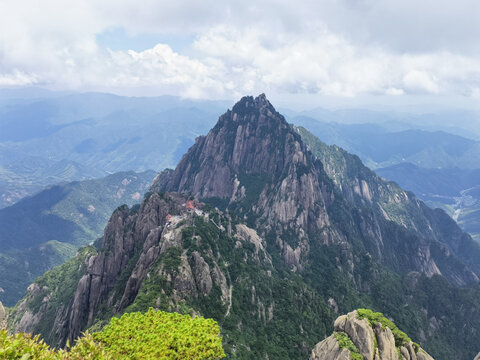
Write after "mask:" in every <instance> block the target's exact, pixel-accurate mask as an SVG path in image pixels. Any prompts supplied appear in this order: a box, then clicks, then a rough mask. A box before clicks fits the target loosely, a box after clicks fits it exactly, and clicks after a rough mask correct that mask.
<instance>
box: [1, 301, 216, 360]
mask: <svg viewBox="0 0 480 360" xmlns="http://www.w3.org/2000/svg"><path fill="white" fill-rule="evenodd" d="M219 332H220V328H219V327H218V324H217V323H216V322H215V321H213V320H211V319H204V318H199V317H195V318H191V317H190V316H184V315H180V314H177V313H166V312H162V311H155V310H153V309H149V310H148V312H147V313H145V314H142V313H129V314H124V315H123V316H122V317H121V318H120V319H117V318H113V319H112V320H111V322H110V324H109V325H107V326H106V327H105V328H104V330H103V331H101V332H97V333H93V334H90V333H88V332H87V333H85V334H83V336H82V337H81V338H80V339H78V340H77V342H76V344H75V345H74V346H73V347H67V349H66V350H58V351H56V350H54V349H52V348H50V347H49V346H48V345H46V344H45V343H44V342H43V340H40V337H39V335H36V336H33V337H32V336H31V335H30V334H23V333H17V334H15V335H9V334H8V333H7V331H6V330H0V359H8V360H15V359H19V360H28V359H31V360H114V359H115V360H127V359H146V360H149V359H152V360H153V359H178V360H179V359H221V358H224V357H225V353H224V351H223V349H222V346H221V341H222V339H221V337H220V336H219Z"/></svg>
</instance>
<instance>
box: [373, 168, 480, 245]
mask: <svg viewBox="0 0 480 360" xmlns="http://www.w3.org/2000/svg"><path fill="white" fill-rule="evenodd" d="M376 173H377V174H378V175H380V176H382V177H384V178H386V179H389V180H393V181H396V182H397V183H398V184H400V186H402V187H403V188H404V189H407V190H410V191H413V192H414V193H415V194H416V195H417V196H418V197H419V198H420V199H422V200H423V201H425V202H426V203H427V204H428V205H429V206H430V207H432V208H436V207H439V208H442V209H444V210H445V211H446V212H447V213H448V214H449V215H450V216H451V217H453V218H454V219H455V220H456V221H457V222H458V224H459V225H460V227H461V228H462V229H463V230H464V231H467V232H469V233H470V234H472V236H473V238H474V239H476V240H477V241H480V169H476V170H462V169H458V168H455V169H425V168H420V167H418V166H415V165H413V164H410V163H402V164H398V165H393V166H390V167H387V168H382V169H376Z"/></svg>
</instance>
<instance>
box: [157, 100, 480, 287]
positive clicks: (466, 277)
mask: <svg viewBox="0 0 480 360" xmlns="http://www.w3.org/2000/svg"><path fill="white" fill-rule="evenodd" d="M300 135H303V139H302V137H301V136H300ZM310 135H311V134H310ZM309 140H310V141H309ZM313 141H318V139H316V138H315V140H312V139H311V136H310V137H308V136H305V134H304V132H301V131H299V129H298V128H292V127H291V126H290V125H289V124H288V123H287V122H286V121H285V119H284V117H283V116H282V115H280V114H279V113H278V112H276V111H275V109H274V108H273V106H272V105H271V104H270V102H269V101H268V100H267V99H266V97H265V95H263V94H262V95H260V96H258V97H257V98H253V97H244V98H242V100H240V101H239V102H238V103H237V104H235V106H234V107H233V108H232V110H229V111H227V112H226V113H225V114H224V115H222V116H221V117H220V119H219V121H218V123H217V125H216V126H215V127H214V128H213V129H212V130H211V131H210V132H209V133H208V135H207V136H203V137H199V138H198V139H197V141H196V143H195V145H194V146H192V147H191V148H190V149H189V151H188V152H187V154H186V155H185V156H184V157H183V158H182V160H181V161H180V163H179V165H178V166H177V168H176V169H175V170H174V171H167V172H165V173H164V174H162V175H160V176H158V177H157V179H156V181H155V182H154V184H153V186H152V191H178V192H184V193H187V194H190V195H193V196H195V197H196V198H201V199H208V198H210V199H219V200H220V201H219V203H221V204H223V205H224V206H225V207H226V208H229V209H231V210H235V211H237V212H240V213H242V214H243V215H244V216H245V218H246V219H249V218H250V219H254V220H253V223H252V224H253V225H254V226H255V227H259V228H260V229H261V230H262V232H263V233H264V234H265V235H267V234H268V233H270V234H271V236H274V237H275V238H276V241H277V243H278V245H279V246H280V247H281V249H282V252H283V257H284V260H285V262H286V263H287V265H289V266H290V267H291V268H293V269H298V268H302V266H303V265H304V264H305V263H306V262H308V257H309V252H310V248H311V247H312V246H313V244H330V245H331V244H337V245H339V244H343V245H342V246H344V247H345V248H346V250H347V251H350V250H351V247H352V246H351V245H352V243H354V242H355V240H354V239H353V238H354V237H356V238H357V239H356V240H358V242H360V243H361V245H360V246H361V247H363V248H364V249H366V250H367V251H368V252H369V253H370V254H372V255H373V256H374V257H375V258H376V259H377V260H379V261H380V262H382V263H383V264H385V265H386V266H388V267H390V268H391V269H392V270H394V271H395V272H397V273H402V274H406V273H408V272H409V271H419V272H421V273H425V274H427V275H428V276H433V275H434V274H438V275H443V276H445V277H446V278H447V279H449V281H451V282H452V283H454V284H456V285H460V286H465V285H469V284H473V283H477V282H478V281H479V277H478V274H479V273H480V261H478V259H472V257H471V255H466V254H469V253H472V251H465V249H466V248H470V249H471V250H475V251H477V253H478V254H479V256H480V247H479V246H478V245H476V244H475V243H474V242H473V240H472V239H471V238H469V236H468V235H466V234H465V233H463V232H462V231H461V230H460V229H459V228H458V226H456V224H455V223H454V222H453V221H450V222H449V221H448V220H449V218H448V216H446V215H445V216H444V214H443V213H441V212H436V211H433V210H431V209H429V208H428V207H427V206H425V205H424V204H423V203H422V202H421V201H419V200H418V199H416V198H415V196H414V195H413V194H411V193H410V194H408V193H406V192H405V191H403V190H402V189H400V188H399V187H398V186H396V185H395V184H389V183H386V182H385V181H383V180H382V179H380V178H379V177H377V176H376V175H375V174H374V173H373V172H372V171H370V170H369V169H367V168H366V167H364V166H363V164H362V163H361V161H360V160H359V159H358V157H355V156H352V155H350V154H348V153H346V152H345V151H343V150H342V149H339V148H338V147H330V148H328V147H326V145H324V148H321V147H320V151H313V153H312V152H311V150H312V147H313V148H315V149H318V147H319V146H318V145H317V144H311V142H313ZM306 143H308V144H309V145H308V146H307V145H306ZM326 148H328V149H326ZM314 155H315V156H314ZM444 217H446V218H444ZM348 218H350V219H348ZM352 233H355V234H352ZM292 238H294V241H292ZM475 251H473V253H474V254H475ZM452 255H455V256H452ZM457 256H458V257H459V258H460V259H461V260H463V262H462V261H458V260H457V259H456V257H457ZM469 256H470V257H469ZM347 266H350V265H347Z"/></svg>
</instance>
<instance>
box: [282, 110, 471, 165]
mask: <svg viewBox="0 0 480 360" xmlns="http://www.w3.org/2000/svg"><path fill="white" fill-rule="evenodd" d="M291 121H292V122H293V123H294V124H296V125H299V126H303V127H306V128H308V129H309V130H310V131H311V132H312V133H313V134H314V135H316V136H318V137H319V138H320V139H322V141H324V142H325V143H327V144H328V145H334V144H335V145H338V146H341V147H342V148H345V149H346V150H348V151H350V152H352V153H354V154H357V155H358V156H359V157H360V158H361V159H362V161H364V162H365V163H366V164H367V165H368V166H369V167H371V168H380V167H387V166H391V165H395V164H398V163H402V162H410V163H413V164H415V165H418V166H421V167H425V168H452V167H458V168H464V169H476V168H480V142H478V141H474V140H471V139H468V138H465V137H462V136H458V135H453V134H450V133H447V132H444V131H426V130H420V129H415V128H409V127H408V126H407V125H406V124H402V123H398V122H397V123H395V122H393V123H388V124H374V123H364V124H341V123H328V122H321V121H318V120H316V119H313V118H310V117H295V118H293V119H291Z"/></svg>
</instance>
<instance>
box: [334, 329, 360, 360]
mask: <svg viewBox="0 0 480 360" xmlns="http://www.w3.org/2000/svg"><path fill="white" fill-rule="evenodd" d="M333 334H334V336H335V339H337V341H338V346H340V348H341V349H347V350H348V351H350V359H352V360H363V356H362V355H361V354H360V352H359V351H358V349H357V347H356V346H355V344H354V343H353V341H352V339H350V337H349V336H348V335H347V333H345V332H334V333H333Z"/></svg>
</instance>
